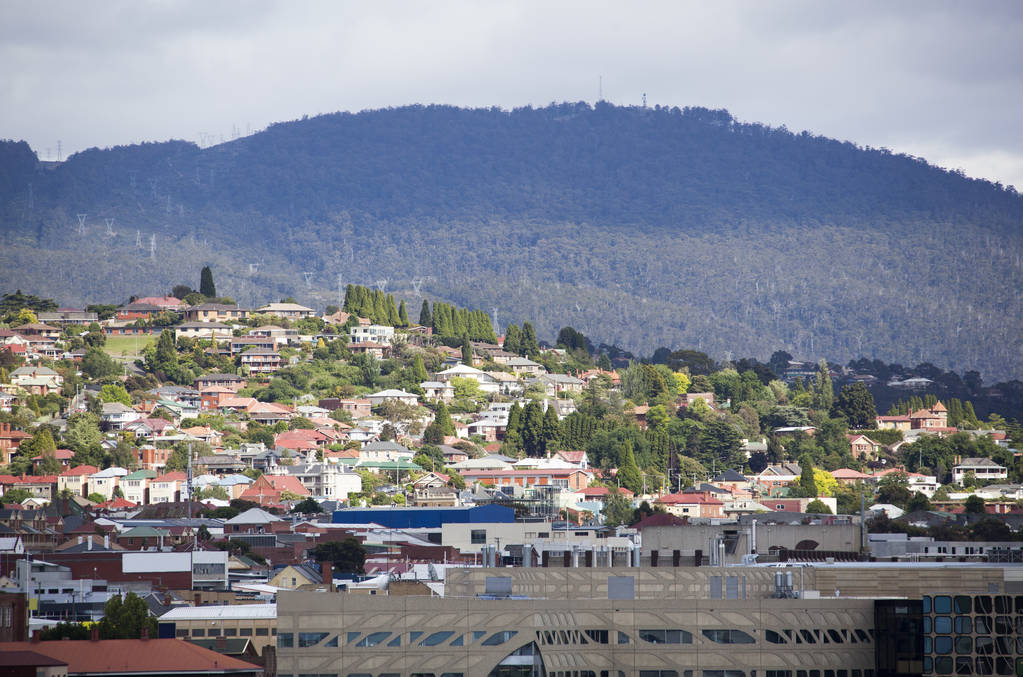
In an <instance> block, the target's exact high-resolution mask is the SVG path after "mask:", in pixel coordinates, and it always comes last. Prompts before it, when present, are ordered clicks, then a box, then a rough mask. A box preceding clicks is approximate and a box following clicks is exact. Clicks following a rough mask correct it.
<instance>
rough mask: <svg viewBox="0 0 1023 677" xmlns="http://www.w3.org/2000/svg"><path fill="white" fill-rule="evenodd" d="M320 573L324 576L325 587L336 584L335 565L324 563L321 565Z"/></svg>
mask: <svg viewBox="0 0 1023 677" xmlns="http://www.w3.org/2000/svg"><path fill="white" fill-rule="evenodd" d="M320 573H321V574H322V575H323V577H322V579H321V580H322V582H323V584H324V585H333V584H334V563H333V562H322V563H321V564H320Z"/></svg>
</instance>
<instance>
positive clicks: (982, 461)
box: [952, 458, 1009, 485]
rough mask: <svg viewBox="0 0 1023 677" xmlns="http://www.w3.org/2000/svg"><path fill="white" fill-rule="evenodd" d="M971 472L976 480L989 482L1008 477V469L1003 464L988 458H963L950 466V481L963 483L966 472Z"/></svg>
mask: <svg viewBox="0 0 1023 677" xmlns="http://www.w3.org/2000/svg"><path fill="white" fill-rule="evenodd" d="M970 472H972V473H973V475H974V477H975V478H976V479H977V480H978V481H982V482H990V481H992V480H1004V479H1006V478H1008V476H1009V471H1008V469H1007V468H1006V467H1005V466H1001V465H998V464H997V463H995V462H994V461H992V460H991V459H990V458H964V459H963V460H962V461H960V462H959V463H956V464H955V465H954V466H952V481H953V482H954V483H956V484H960V485H961V484H963V480H964V479H965V478H966V473H970Z"/></svg>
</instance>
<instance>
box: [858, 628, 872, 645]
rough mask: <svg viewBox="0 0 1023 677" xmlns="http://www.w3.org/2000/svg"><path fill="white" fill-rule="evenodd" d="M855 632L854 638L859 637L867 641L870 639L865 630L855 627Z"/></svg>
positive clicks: (862, 640)
mask: <svg viewBox="0 0 1023 677" xmlns="http://www.w3.org/2000/svg"><path fill="white" fill-rule="evenodd" d="M855 632H856V638H857V639H859V640H860V641H861V642H869V641H870V635H868V634H867V631H866V630H860V629H859V628H856V630H855Z"/></svg>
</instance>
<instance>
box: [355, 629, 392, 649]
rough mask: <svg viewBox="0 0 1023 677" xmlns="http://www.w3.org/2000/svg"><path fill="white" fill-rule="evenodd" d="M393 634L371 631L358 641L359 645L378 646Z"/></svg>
mask: <svg viewBox="0 0 1023 677" xmlns="http://www.w3.org/2000/svg"><path fill="white" fill-rule="evenodd" d="M390 636H391V633H390V632H371V633H369V634H368V635H366V636H365V637H363V638H362V639H360V640H359V641H358V643H356V645H355V646H357V647H367V646H376V645H377V644H380V643H382V642H383V641H384V640H385V639H387V638H388V637H390Z"/></svg>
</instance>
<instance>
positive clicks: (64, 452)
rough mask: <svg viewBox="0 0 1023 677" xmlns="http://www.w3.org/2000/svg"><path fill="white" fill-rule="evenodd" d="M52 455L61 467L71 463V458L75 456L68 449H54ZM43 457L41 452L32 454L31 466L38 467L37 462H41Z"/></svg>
mask: <svg viewBox="0 0 1023 677" xmlns="http://www.w3.org/2000/svg"><path fill="white" fill-rule="evenodd" d="M53 457H54V458H55V459H57V462H58V463H60V465H61V466H62V467H65V468H66V467H68V466H69V465H71V459H73V458H74V457H75V452H73V451H71V450H70V449H56V450H55V451H54V452H53ZM43 458H44V456H43V454H39V455H37V456H33V457H32V468H33V469H38V467H39V463H40V462H42V460H43Z"/></svg>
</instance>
